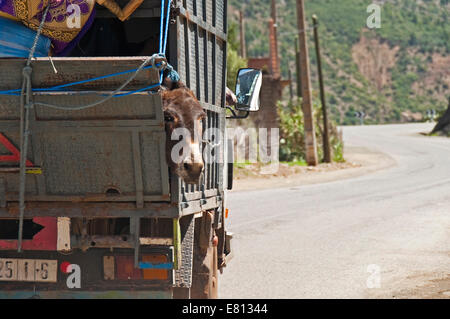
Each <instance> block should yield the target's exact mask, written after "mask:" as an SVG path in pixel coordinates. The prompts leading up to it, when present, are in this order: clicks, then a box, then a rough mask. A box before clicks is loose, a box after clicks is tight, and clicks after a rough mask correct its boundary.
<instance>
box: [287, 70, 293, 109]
mask: <svg viewBox="0 0 450 319" xmlns="http://www.w3.org/2000/svg"><path fill="white" fill-rule="evenodd" d="M288 72H289V101H290V102H292V101H293V100H294V89H293V87H292V71H291V68H290V66H289V69H288Z"/></svg>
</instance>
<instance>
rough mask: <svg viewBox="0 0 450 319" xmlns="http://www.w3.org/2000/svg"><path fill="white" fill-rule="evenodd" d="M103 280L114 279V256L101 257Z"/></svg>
mask: <svg viewBox="0 0 450 319" xmlns="http://www.w3.org/2000/svg"><path fill="white" fill-rule="evenodd" d="M103 279H105V280H114V279H115V262H114V256H103Z"/></svg>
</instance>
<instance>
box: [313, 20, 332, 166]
mask: <svg viewBox="0 0 450 319" xmlns="http://www.w3.org/2000/svg"><path fill="white" fill-rule="evenodd" d="M312 20H313V25H314V43H315V46H316V56H317V73H318V75H319V86H320V100H321V101H322V115H323V136H322V137H323V161H324V162H325V163H331V149H330V136H329V130H328V111H327V105H326V101H325V89H324V85H323V76H322V60H321V56H320V43H319V32H318V28H319V22H318V19H317V16H316V15H315V14H314V15H313V16H312Z"/></svg>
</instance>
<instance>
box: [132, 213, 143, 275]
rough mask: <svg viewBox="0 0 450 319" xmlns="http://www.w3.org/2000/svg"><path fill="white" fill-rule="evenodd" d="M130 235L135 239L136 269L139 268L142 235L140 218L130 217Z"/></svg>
mask: <svg viewBox="0 0 450 319" xmlns="http://www.w3.org/2000/svg"><path fill="white" fill-rule="evenodd" d="M130 235H131V238H133V239H134V267H135V268H138V267H139V254H140V252H139V248H140V244H141V243H140V240H139V237H140V235H141V219H140V218H139V217H130Z"/></svg>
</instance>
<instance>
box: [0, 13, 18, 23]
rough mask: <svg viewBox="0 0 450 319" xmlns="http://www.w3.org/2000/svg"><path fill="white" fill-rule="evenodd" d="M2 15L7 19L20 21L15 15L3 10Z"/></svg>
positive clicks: (0, 15) (0, 14)
mask: <svg viewBox="0 0 450 319" xmlns="http://www.w3.org/2000/svg"><path fill="white" fill-rule="evenodd" d="M0 17H2V18H6V19H9V20H14V21H20V20H19V19H17V18H16V17H13V16H11V15H9V14H7V13H5V12H2V11H0Z"/></svg>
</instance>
